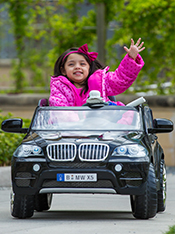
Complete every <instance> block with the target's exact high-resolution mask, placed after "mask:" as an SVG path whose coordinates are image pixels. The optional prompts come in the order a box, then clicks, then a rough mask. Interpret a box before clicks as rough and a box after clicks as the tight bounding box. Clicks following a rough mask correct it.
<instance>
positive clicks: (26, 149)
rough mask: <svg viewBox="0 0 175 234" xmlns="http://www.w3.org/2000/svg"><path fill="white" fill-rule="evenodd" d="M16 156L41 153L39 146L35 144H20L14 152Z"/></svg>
mask: <svg viewBox="0 0 175 234" xmlns="http://www.w3.org/2000/svg"><path fill="white" fill-rule="evenodd" d="M14 155H15V156H16V157H28V156H32V155H43V151H42V149H41V147H39V146H37V145H20V146H19V147H18V148H17V149H16V151H15V152H14Z"/></svg>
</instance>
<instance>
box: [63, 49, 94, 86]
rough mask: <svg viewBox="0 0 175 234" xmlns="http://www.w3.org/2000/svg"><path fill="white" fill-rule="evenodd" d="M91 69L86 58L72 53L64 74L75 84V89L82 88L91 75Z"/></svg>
mask: <svg viewBox="0 0 175 234" xmlns="http://www.w3.org/2000/svg"><path fill="white" fill-rule="evenodd" d="M89 68H90V65H89V63H88V62H87V61H86V59H85V58H84V56H82V55H80V54H77V53H72V54H70V55H69V56H68V58H67V61H66V63H65V65H64V68H63V69H62V73H63V75H65V76H67V77H68V79H69V80H70V81H72V82H73V84H74V85H75V87H77V88H82V87H83V86H84V81H85V80H86V78H87V77H88V75H89Z"/></svg>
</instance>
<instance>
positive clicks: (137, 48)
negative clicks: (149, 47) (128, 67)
mask: <svg viewBox="0 0 175 234" xmlns="http://www.w3.org/2000/svg"><path fill="white" fill-rule="evenodd" d="M140 42H141V38H139V39H138V40H137V42H136V44H134V40H133V39H132V38H131V45H130V48H129V49H128V48H127V47H126V46H124V49H125V51H126V52H127V53H128V55H129V56H130V57H131V58H133V59H134V60H135V59H136V57H137V55H138V53H139V52H141V51H142V50H144V49H145V47H142V46H143V44H144V42H141V44H140Z"/></svg>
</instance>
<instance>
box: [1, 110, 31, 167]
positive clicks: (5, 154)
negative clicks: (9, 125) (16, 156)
mask: <svg viewBox="0 0 175 234" xmlns="http://www.w3.org/2000/svg"><path fill="white" fill-rule="evenodd" d="M10 118H13V116H12V114H11V113H8V114H7V115H6V116H3V115H1V114H0V123H2V121H4V120H6V119H10ZM29 125H30V120H29V119H23V127H26V128H27V127H29ZM23 137H24V134H17V133H6V132H3V131H2V130H1V129H0V166H9V165H10V163H11V158H12V155H13V152H14V151H15V149H16V148H17V147H18V146H19V144H20V143H21V141H22V139H23Z"/></svg>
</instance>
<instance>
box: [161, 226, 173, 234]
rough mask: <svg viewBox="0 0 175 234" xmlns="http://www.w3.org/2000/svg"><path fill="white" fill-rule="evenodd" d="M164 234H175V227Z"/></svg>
mask: <svg viewBox="0 0 175 234" xmlns="http://www.w3.org/2000/svg"><path fill="white" fill-rule="evenodd" d="M164 234H175V225H174V226H172V227H169V230H168V231H167V232H165V233H164Z"/></svg>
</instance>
